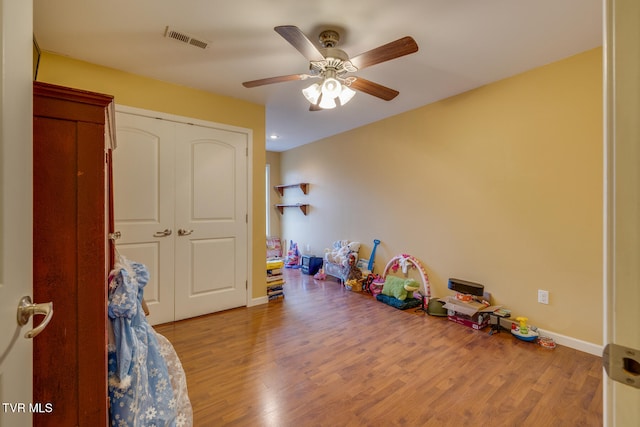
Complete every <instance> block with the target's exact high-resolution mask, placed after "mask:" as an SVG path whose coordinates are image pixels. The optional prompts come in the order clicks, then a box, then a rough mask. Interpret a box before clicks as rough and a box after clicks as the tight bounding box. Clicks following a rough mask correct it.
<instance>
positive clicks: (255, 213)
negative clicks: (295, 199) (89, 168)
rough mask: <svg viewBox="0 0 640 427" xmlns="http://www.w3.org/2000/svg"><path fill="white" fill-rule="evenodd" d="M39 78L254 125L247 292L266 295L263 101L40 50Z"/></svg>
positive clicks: (120, 99) (142, 104)
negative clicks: (250, 285)
mask: <svg viewBox="0 0 640 427" xmlns="http://www.w3.org/2000/svg"><path fill="white" fill-rule="evenodd" d="M38 81H43V82H46V83H52V84H57V85H62V86H69V87H74V88H77V89H83V90H88V91H93V92H100V93H106V94H109V95H113V96H114V98H115V102H116V103H117V104H120V105H127V106H131V107H137V108H144V109H147V110H153V111H161V112H164V113H169V114H175V115H179V116H186V117H193V118H196V119H201V120H208V121H212V122H217V123H224V124H228V125H233V126H239V127H244V128H249V129H252V130H253V158H252V159H250V162H251V164H250V166H249V167H251V168H252V171H253V181H252V186H253V194H252V195H251V196H250V197H251V200H252V207H253V210H252V213H251V215H252V217H253V224H252V233H253V242H252V244H251V256H252V268H251V271H250V277H251V278H252V283H253V291H252V294H253V295H252V297H253V298H259V297H264V296H266V288H265V279H264V277H265V273H264V260H265V257H266V245H265V238H264V236H265V221H264V209H265V195H264V187H265V173H264V168H265V142H264V141H265V111H264V106H262V105H258V104H252V103H249V102H246V101H241V100H238V99H234V98H229V97H225V96H221V95H216V94H213V93H208V92H204V91H200V90H196V89H191V88H188V87H185V86H178V85H174V84H170V83H165V82H162V81H159V80H154V79H149V78H145V77H141V76H137V75H134V74H130V73H125V72H122V71H118V70H114V69H111V68H106V67H101V66H99V65H94V64H90V63H87V62H82V61H78V60H74V59H70V58H67V57H63V56H60V55H55V54H52V53H49V52H43V55H42V59H41V61H40V69H39V71H38Z"/></svg>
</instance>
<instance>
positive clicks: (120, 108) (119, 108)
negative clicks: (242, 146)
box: [115, 104, 255, 307]
mask: <svg viewBox="0 0 640 427" xmlns="http://www.w3.org/2000/svg"><path fill="white" fill-rule="evenodd" d="M115 110H116V112H121V113H128V114H134V115H139V116H144V117H152V118H160V119H163V120H168V121H173V122H177V123H185V124H191V125H197V126H203V127H213V128H217V129H222V130H226V131H230V132H240V133H245V134H247V137H248V143H247V177H246V178H247V297H246V306H247V307H250V306H252V305H255V301H253V300H252V296H253V279H254V278H253V253H252V252H253V251H252V245H253V219H254V218H253V156H254V153H253V144H252V141H253V130H252V129H249V128H243V127H239V126H232V125H227V124H224V123H216V122H212V121H207V120H201V119H195V118H192V117H186V116H179V115H175V114H170V113H163V112H159V111H152V110H145V109H142V108H137V107H130V106H126V105H120V104H116V105H115ZM116 126H117V123H116Z"/></svg>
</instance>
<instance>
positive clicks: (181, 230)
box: [178, 228, 193, 236]
mask: <svg viewBox="0 0 640 427" xmlns="http://www.w3.org/2000/svg"><path fill="white" fill-rule="evenodd" d="M191 233H193V230H185V229H184V228H181V229H179V230H178V236H188V235H189V234H191Z"/></svg>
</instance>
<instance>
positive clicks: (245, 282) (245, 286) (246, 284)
mask: <svg viewBox="0 0 640 427" xmlns="http://www.w3.org/2000/svg"><path fill="white" fill-rule="evenodd" d="M244 288H245V289H249V281H248V280H245V281H244Z"/></svg>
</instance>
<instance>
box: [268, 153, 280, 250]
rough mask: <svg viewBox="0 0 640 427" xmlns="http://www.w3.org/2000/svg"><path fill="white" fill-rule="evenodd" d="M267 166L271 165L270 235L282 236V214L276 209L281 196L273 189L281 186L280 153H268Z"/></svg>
mask: <svg viewBox="0 0 640 427" xmlns="http://www.w3.org/2000/svg"><path fill="white" fill-rule="evenodd" d="M267 164H268V165H269V172H270V174H269V177H270V181H271V183H270V186H269V189H268V191H269V208H268V209H269V231H270V232H269V235H270V236H274V237H281V236H280V212H278V210H277V209H276V208H275V207H274V205H275V204H276V203H280V194H279V193H278V192H277V191H276V190H275V189H274V188H273V186H274V185H278V184H280V153H279V152H275V151H267Z"/></svg>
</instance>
